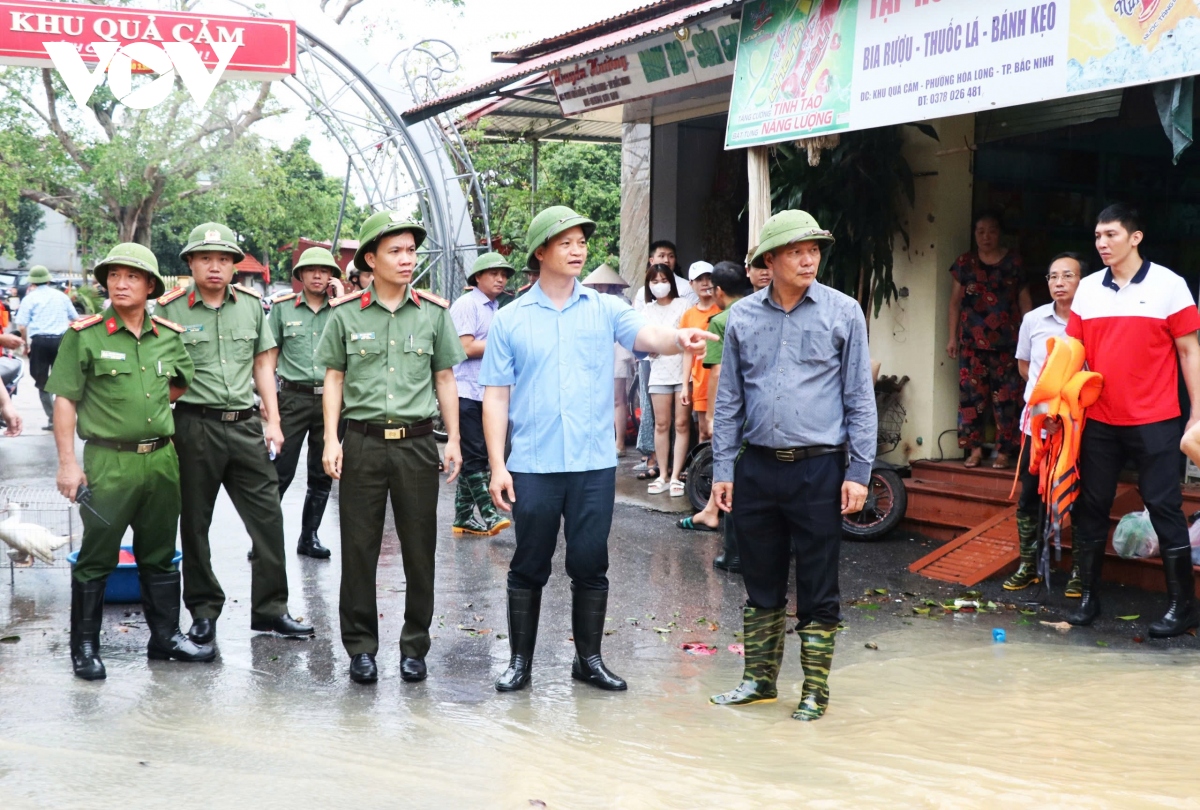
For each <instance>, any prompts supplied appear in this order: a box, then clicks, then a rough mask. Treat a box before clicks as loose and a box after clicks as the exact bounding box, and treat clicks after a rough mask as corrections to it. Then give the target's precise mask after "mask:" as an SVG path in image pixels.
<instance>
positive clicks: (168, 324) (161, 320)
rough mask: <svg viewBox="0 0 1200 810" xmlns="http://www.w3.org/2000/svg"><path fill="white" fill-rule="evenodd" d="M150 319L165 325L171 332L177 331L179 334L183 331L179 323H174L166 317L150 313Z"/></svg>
mask: <svg viewBox="0 0 1200 810" xmlns="http://www.w3.org/2000/svg"><path fill="white" fill-rule="evenodd" d="M150 320H152V321H154V322H155V323H156V324H158V325H159V326H165V327H167V328H168V329H170V330H171V331H172V332H179V333H181V334H182V333H183V327H182V326H180V325H179V324H177V323H175V321H168V320H167V319H166V318H163V317H160V316H158V315H151V316H150Z"/></svg>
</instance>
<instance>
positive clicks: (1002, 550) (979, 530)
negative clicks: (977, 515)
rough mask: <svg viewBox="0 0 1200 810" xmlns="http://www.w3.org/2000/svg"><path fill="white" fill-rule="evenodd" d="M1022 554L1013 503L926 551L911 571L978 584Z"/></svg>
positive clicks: (911, 567) (933, 577)
mask: <svg viewBox="0 0 1200 810" xmlns="http://www.w3.org/2000/svg"><path fill="white" fill-rule="evenodd" d="M1019 557H1020V543H1019V541H1018V538H1017V507H1016V506H1015V505H1013V506H1009V507H1008V508H1006V509H1004V510H1003V511H1002V512H1000V513H999V514H997V515H994V516H993V517H991V518H989V519H987V520H985V521H984V522H982V523H980V524H979V525H978V526H975V527H974V528H973V529H971V530H970V531H968V532H967V533H966V534H963V535H962V536H960V537H958V538H957V539H955V540H951V541H950V542H948V543H945V544H944V545H942V546H940V547H938V548H937V549H935V550H934V551H933V552H931V553H929V554H926V555H925V556H924V557H922V558H921V559H919V560H917V561H916V562H914V563H913V564H912V565H910V566H909V567H908V570H909V571H912V572H913V573H915V574H920V575H921V576H923V577H928V578H929V579H937V580H941V581H942V582H956V583H958V584H959V585H975V584H977V583H979V582H982V581H983V580H985V579H987V578H988V577H990V576H994V575H995V574H998V573H999V572H1000V571H1002V570H1004V569H1005V568H1006V567H1008V566H1010V565H1012V564H1013V563H1015V562H1016V561H1017V560H1018V559H1019Z"/></svg>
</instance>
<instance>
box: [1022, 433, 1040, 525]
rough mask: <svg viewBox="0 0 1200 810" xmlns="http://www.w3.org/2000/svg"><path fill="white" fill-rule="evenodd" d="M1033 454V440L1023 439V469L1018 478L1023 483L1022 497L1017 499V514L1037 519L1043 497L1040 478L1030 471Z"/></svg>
mask: <svg viewBox="0 0 1200 810" xmlns="http://www.w3.org/2000/svg"><path fill="white" fill-rule="evenodd" d="M1032 452H1033V439H1032V438H1031V437H1029V436H1027V435H1022V438H1021V456H1020V458H1021V469H1020V470H1018V472H1017V477H1018V479H1019V480H1020V482H1021V495H1020V496H1019V497H1018V498H1017V512H1018V513H1020V514H1022V515H1026V516H1028V517H1032V518H1036V517H1037V516H1038V515H1039V514H1040V513H1041V508H1042V496H1041V495H1039V494H1038V477H1037V476H1036V475H1034V474H1033V473H1031V472H1030V471H1029V457H1030V453H1032Z"/></svg>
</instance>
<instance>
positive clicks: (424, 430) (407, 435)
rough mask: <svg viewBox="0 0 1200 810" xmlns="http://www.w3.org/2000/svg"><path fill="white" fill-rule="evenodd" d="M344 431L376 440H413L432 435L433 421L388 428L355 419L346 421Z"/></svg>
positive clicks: (427, 420)
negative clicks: (351, 431)
mask: <svg viewBox="0 0 1200 810" xmlns="http://www.w3.org/2000/svg"><path fill="white" fill-rule="evenodd" d="M346 429H347V430H353V431H354V432H355V433H362V434H363V435H366V436H373V437H374V438H376V439H388V440H392V439H415V438H417V437H418V436H428V435H429V434H430V433H433V420H432V419H426V420H424V421H422V422H413V423H412V424H411V425H397V426H396V427H388V426H387V425H372V424H370V423H369V422H359V421H358V420H357V419H347V420H346Z"/></svg>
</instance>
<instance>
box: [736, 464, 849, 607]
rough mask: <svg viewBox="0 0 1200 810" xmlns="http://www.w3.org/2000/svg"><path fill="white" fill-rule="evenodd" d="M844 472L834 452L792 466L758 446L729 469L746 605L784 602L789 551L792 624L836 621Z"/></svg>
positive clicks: (771, 604)
mask: <svg viewBox="0 0 1200 810" xmlns="http://www.w3.org/2000/svg"><path fill="white" fill-rule="evenodd" d="M845 472H846V460H845V457H844V456H843V455H841V454H836V453H835V454H831V455H827V456H817V457H815V458H810V459H805V460H804V461H792V462H788V461H780V460H778V459H777V458H776V457H775V452H774V451H773V450H769V449H766V448H761V447H755V446H750V447H748V448H747V449H746V451H745V452H744V453H742V457H741V458H740V459H739V460H738V462H737V466H736V467H735V468H734V472H733V518H734V520H735V521H736V522H737V534H738V551H739V552H740V554H741V558H742V579H743V580H744V581H745V583H746V597H747V599H746V604H747V605H749V606H750V607H757V608H767V609H773V608H781V607H785V606H786V605H787V588H788V561H789V558H790V556H791V554H792V552H795V555H796V619H797V626H798V627H803V626H805V625H807V624H810V623H812V622H816V623H818V624H827V625H828V624H837V623H838V622H839V621H841V618H842V613H841V606H840V598H839V593H838V553H839V551H840V548H841V542H842V514H841V512H842V482H843V481H844V480H845Z"/></svg>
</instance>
